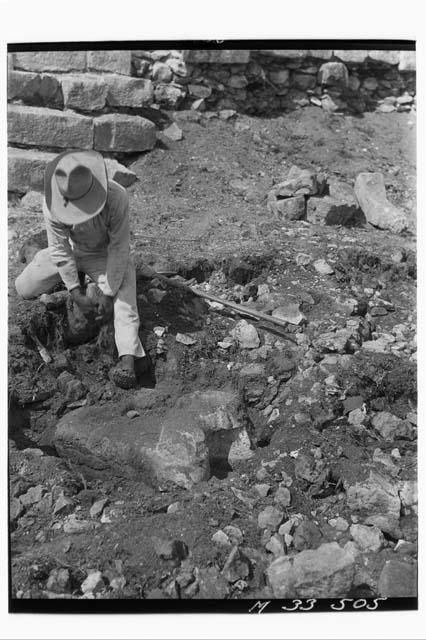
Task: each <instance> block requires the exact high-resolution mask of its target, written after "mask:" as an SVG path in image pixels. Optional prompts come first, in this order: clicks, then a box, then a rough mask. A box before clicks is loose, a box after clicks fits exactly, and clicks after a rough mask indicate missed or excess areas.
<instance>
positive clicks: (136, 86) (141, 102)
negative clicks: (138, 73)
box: [105, 75, 154, 107]
mask: <svg viewBox="0 0 426 640" xmlns="http://www.w3.org/2000/svg"><path fill="white" fill-rule="evenodd" d="M105 81H106V83H107V85H108V95H107V102H108V104H109V106H110V107H144V106H148V105H150V104H152V102H153V98H154V92H153V88H152V82H151V80H145V79H143V78H126V77H125V76H120V75H108V76H105Z"/></svg>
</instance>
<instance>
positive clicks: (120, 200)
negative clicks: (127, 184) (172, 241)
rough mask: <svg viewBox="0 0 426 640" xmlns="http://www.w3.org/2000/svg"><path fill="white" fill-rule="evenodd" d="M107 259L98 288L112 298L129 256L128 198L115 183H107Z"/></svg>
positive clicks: (122, 189) (125, 192)
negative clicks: (108, 192)
mask: <svg viewBox="0 0 426 640" xmlns="http://www.w3.org/2000/svg"><path fill="white" fill-rule="evenodd" d="M109 189H110V190H111V193H110V198H109V202H108V206H109V208H110V211H109V223H108V235H109V243H108V257H107V265H106V273H105V276H102V277H101V278H99V280H98V285H99V288H100V289H101V291H102V293H103V294H104V295H106V296H109V297H111V298H113V297H114V296H115V295H116V293H117V291H118V289H119V288H120V285H121V283H122V281H123V277H124V272H125V270H126V268H127V263H128V261H129V254H130V224H129V196H128V195H127V191H126V190H125V189H124V188H123V187H121V186H120V185H118V184H117V183H114V182H113V183H111V182H110V183H109Z"/></svg>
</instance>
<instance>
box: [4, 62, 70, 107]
mask: <svg viewBox="0 0 426 640" xmlns="http://www.w3.org/2000/svg"><path fill="white" fill-rule="evenodd" d="M7 97H8V99H9V100H22V101H23V102H25V103H27V104H31V105H38V106H52V105H55V106H58V107H60V106H62V105H63V99H62V93H61V85H60V83H59V82H58V79H57V78H55V76H52V75H48V74H38V73H32V72H30V71H11V72H10V73H9V75H8V78H7Z"/></svg>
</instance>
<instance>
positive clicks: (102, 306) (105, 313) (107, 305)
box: [95, 295, 114, 322]
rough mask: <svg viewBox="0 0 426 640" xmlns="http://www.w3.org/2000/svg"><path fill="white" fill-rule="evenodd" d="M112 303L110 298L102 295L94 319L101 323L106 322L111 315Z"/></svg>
mask: <svg viewBox="0 0 426 640" xmlns="http://www.w3.org/2000/svg"><path fill="white" fill-rule="evenodd" d="M113 309H114V302H113V299H112V298H111V297H110V296H105V295H103V296H102V297H101V298H100V300H99V301H98V303H97V305H96V318H95V320H99V321H102V322H107V321H108V320H109V319H110V318H111V317H112V314H113Z"/></svg>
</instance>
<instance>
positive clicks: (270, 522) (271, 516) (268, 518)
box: [257, 506, 284, 531]
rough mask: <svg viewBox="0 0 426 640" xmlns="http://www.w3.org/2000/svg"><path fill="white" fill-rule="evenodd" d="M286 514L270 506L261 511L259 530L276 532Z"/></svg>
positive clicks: (258, 523) (258, 519) (258, 520)
mask: <svg viewBox="0 0 426 640" xmlns="http://www.w3.org/2000/svg"><path fill="white" fill-rule="evenodd" d="M283 517H284V513H283V511H282V510H281V509H278V508H277V507H272V506H268V507H266V508H265V509H264V510H263V511H261V512H260V513H259V515H258V518H257V525H258V527H259V529H267V528H268V529H271V530H272V531H276V530H277V529H278V527H279V526H280V524H281V522H282V521H283Z"/></svg>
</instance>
